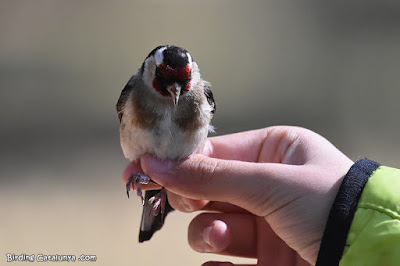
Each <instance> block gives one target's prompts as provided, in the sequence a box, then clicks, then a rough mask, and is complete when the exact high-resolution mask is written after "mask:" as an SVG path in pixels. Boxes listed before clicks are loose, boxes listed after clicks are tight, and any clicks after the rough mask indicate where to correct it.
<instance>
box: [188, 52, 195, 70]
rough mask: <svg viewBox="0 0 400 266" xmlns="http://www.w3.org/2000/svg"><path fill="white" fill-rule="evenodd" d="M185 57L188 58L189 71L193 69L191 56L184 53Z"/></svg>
mask: <svg viewBox="0 0 400 266" xmlns="http://www.w3.org/2000/svg"><path fill="white" fill-rule="evenodd" d="M186 55H187V57H188V60H189V66H190V69H193V65H192V61H193V60H192V56H191V55H190V54H189V53H186Z"/></svg>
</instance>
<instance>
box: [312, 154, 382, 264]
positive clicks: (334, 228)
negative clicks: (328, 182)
mask: <svg viewBox="0 0 400 266" xmlns="http://www.w3.org/2000/svg"><path fill="white" fill-rule="evenodd" d="M378 167H379V164H378V163H376V162H374V161H370V160H367V159H363V160H359V161H357V162H356V163H355V164H353V166H352V167H351V168H350V170H349V171H348V172H347V174H346V176H345V177H344V179H343V182H342V184H341V186H340V189H339V192H338V194H337V195H336V198H335V202H334V203H333V205H332V208H331V211H330V213H329V217H328V221H327V223H326V227H325V232H324V235H323V237H322V241H321V246H320V249H319V253H318V259H317V263H316V265H317V266H330V265H332V266H336V265H339V261H340V260H341V258H342V255H343V250H344V247H345V245H346V240H347V235H348V233H349V230H350V225H351V223H352V221H353V217H354V213H355V211H356V210H357V204H358V201H359V199H360V196H361V193H362V191H363V189H364V186H365V184H366V183H367V181H368V178H369V177H370V176H371V174H372V172H373V171H375V170H376V168H378Z"/></svg>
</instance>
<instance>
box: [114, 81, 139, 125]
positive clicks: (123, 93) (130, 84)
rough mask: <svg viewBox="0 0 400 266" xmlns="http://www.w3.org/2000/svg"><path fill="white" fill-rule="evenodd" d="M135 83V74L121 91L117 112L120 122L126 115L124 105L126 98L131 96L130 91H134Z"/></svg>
mask: <svg viewBox="0 0 400 266" xmlns="http://www.w3.org/2000/svg"><path fill="white" fill-rule="evenodd" d="M134 84H135V75H133V76H132V77H131V79H130V80H129V81H128V83H127V84H126V85H125V87H124V89H123V90H122V91H121V95H120V96H119V99H118V102H117V113H118V118H119V122H121V119H122V116H123V115H124V112H123V111H124V106H125V103H126V100H127V99H128V97H129V94H130V92H131V91H132V88H133V86H134Z"/></svg>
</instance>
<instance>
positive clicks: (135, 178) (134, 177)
mask: <svg viewBox="0 0 400 266" xmlns="http://www.w3.org/2000/svg"><path fill="white" fill-rule="evenodd" d="M149 182H150V177H148V176H146V175H143V174H139V173H134V174H131V175H130V176H129V179H128V182H127V183H126V195H128V198H129V191H130V190H131V184H132V188H133V189H135V187H136V194H137V195H138V196H139V197H140V198H141V199H142V206H143V205H144V198H143V193H142V188H141V185H142V184H144V185H146V184H148V183H149Z"/></svg>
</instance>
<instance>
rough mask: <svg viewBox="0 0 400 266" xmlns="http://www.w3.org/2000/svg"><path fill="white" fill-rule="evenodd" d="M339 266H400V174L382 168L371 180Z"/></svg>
mask: <svg viewBox="0 0 400 266" xmlns="http://www.w3.org/2000/svg"><path fill="white" fill-rule="evenodd" d="M339 265H341V266H347V265H351V266H354V265H362V266H368V265H400V170H398V169H395V168H390V167H385V166H380V167H378V168H377V169H376V170H375V171H374V172H373V173H372V175H371V176H370V178H369V180H368V182H367V183H366V185H365V188H364V190H363V192H362V194H361V197H360V200H359V202H358V204H357V210H356V212H355V214H354V218H353V222H352V224H351V227H350V231H349V234H348V236H347V241H346V246H345V249H344V252H343V257H342V259H341V261H340V264H339Z"/></svg>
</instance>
